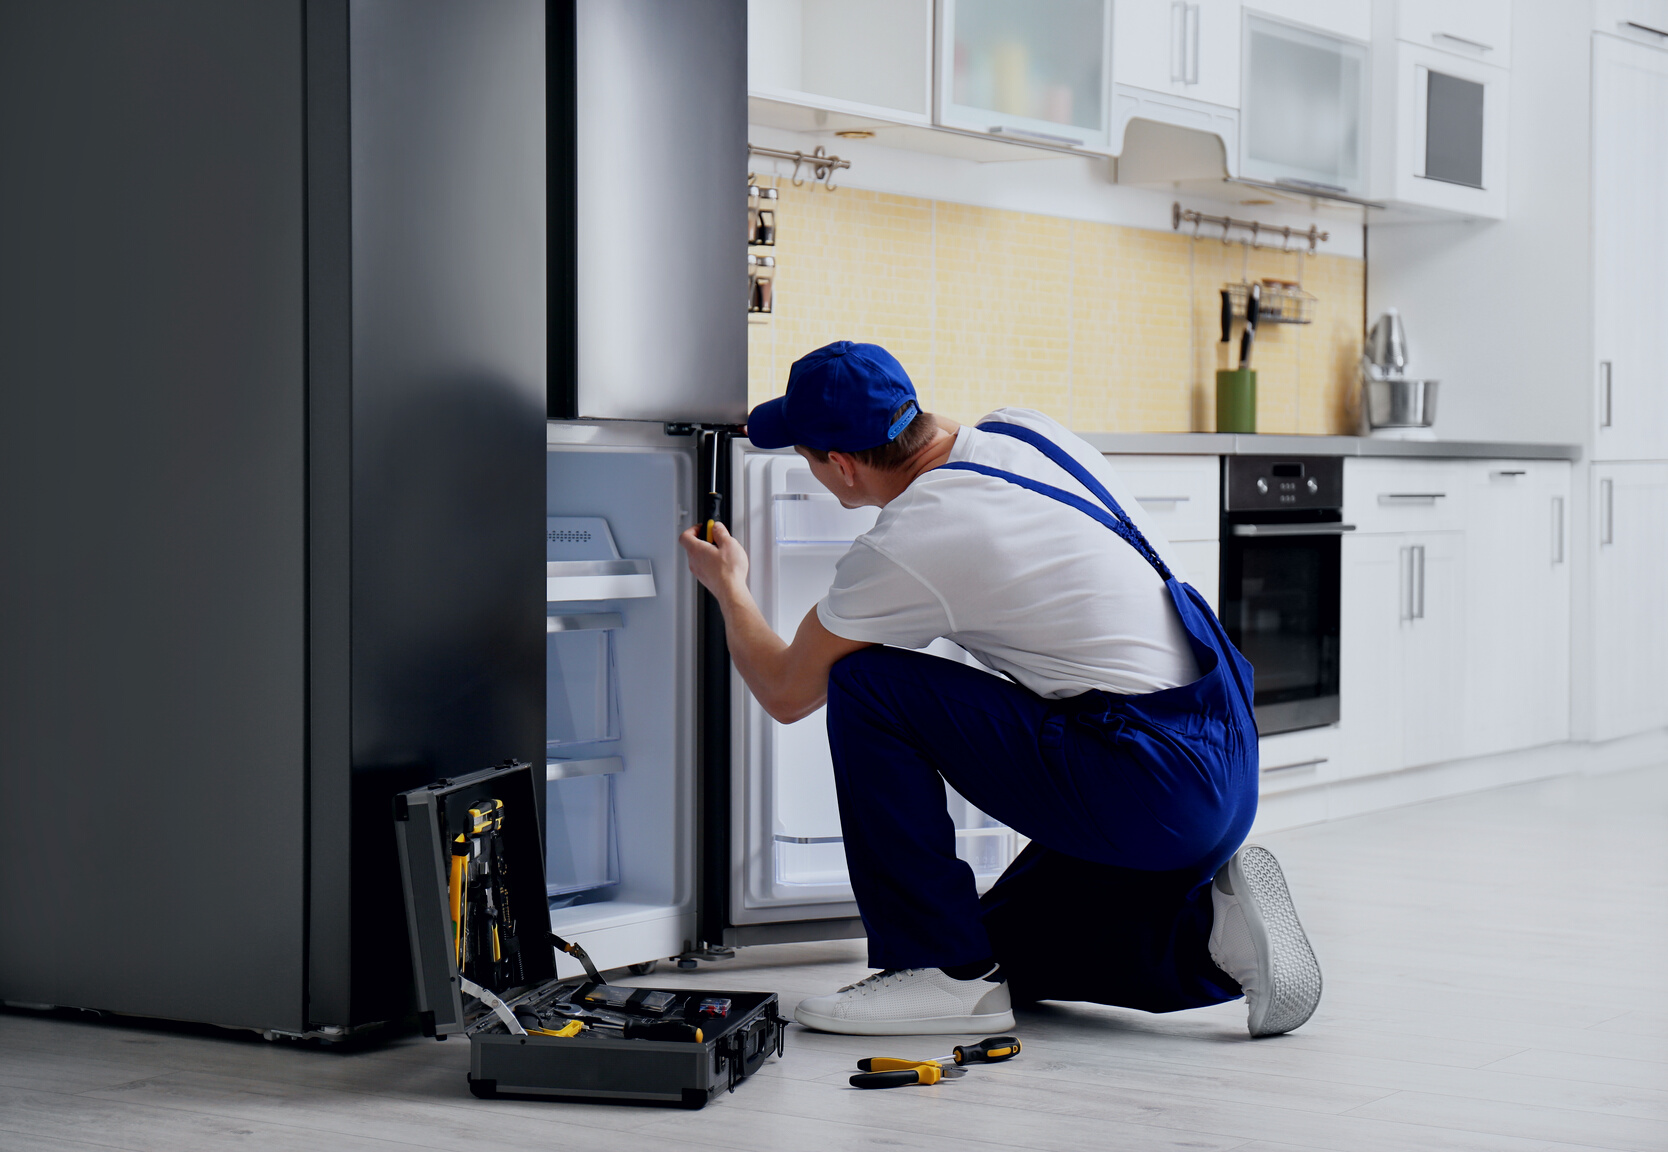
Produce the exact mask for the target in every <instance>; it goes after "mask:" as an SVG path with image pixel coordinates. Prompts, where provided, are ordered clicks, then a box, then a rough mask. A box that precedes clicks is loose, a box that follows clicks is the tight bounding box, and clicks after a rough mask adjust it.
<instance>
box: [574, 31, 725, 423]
mask: <svg viewBox="0 0 1668 1152" xmlns="http://www.w3.org/2000/svg"><path fill="white" fill-rule="evenodd" d="M557 7H558V8H560V7H562V6H561V5H558V6H557ZM572 19H573V24H572V26H571V35H572V43H571V45H568V50H570V51H571V52H572V61H573V63H572V75H573V81H572V83H571V85H563V86H562V87H561V90H560V91H559V92H557V93H556V95H555V99H556V100H557V101H558V102H571V108H572V117H573V130H572V133H571V136H570V137H568V138H563V137H561V136H559V135H558V132H557V131H556V130H554V129H553V131H552V143H553V149H554V150H553V153H552V166H553V172H554V175H553V188H552V193H553V196H554V197H555V198H556V199H557V200H559V201H560V200H567V199H569V198H571V202H572V204H573V205H574V217H573V218H574V220H575V221H576V223H575V225H574V226H573V229H572V231H571V232H569V231H566V230H564V231H562V232H561V233H560V234H558V235H554V236H553V242H554V243H555V244H556V245H557V246H558V247H562V248H565V247H566V246H568V245H571V246H572V251H573V253H574V259H573V262H572V265H571V267H569V266H566V265H560V266H558V265H553V267H555V268H556V270H557V276H558V280H557V284H556V288H555V291H554V293H553V302H552V317H553V323H554V327H553V329H552V332H551V346H552V348H553V349H555V350H556V352H557V356H556V361H555V364H556V366H555V370H554V371H553V373H552V382H551V384H552V409H551V415H552V416H573V415H577V416H580V417H584V418H588V419H589V418H594V419H619V420H697V421H714V422H739V421H742V420H745V419H746V418H747V310H746V305H745V303H744V299H745V293H746V290H747V282H746V279H745V267H744V265H743V262H742V255H743V253H745V252H746V242H747V235H746V228H747V212H746V182H745V181H744V180H743V179H742V177H743V176H744V175H745V173H746V169H745V167H744V166H743V158H744V156H745V154H746V147H747V4H746V0H677V2H676V3H667V2H666V0H578V2H577V3H576V4H574V5H573V8H572ZM563 30H564V31H566V30H567V29H563ZM556 68H557V69H558V70H559V69H560V68H561V65H560V64H558V65H556ZM559 115H560V114H559ZM558 264H560V262H558ZM569 276H571V279H568V277H569ZM570 325H571V328H570V327H569V326H570ZM565 348H571V349H572V355H571V357H570V356H568V355H567V354H566V353H564V352H563V349H565Z"/></svg>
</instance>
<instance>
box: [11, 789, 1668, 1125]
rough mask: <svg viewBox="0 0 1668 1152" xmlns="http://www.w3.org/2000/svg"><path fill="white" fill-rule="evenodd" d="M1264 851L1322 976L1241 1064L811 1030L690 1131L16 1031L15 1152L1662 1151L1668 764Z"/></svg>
mask: <svg viewBox="0 0 1668 1152" xmlns="http://www.w3.org/2000/svg"><path fill="white" fill-rule="evenodd" d="M1261 839H1262V842H1263V843H1266V844H1268V845H1269V846H1270V847H1272V848H1274V849H1275V851H1276V852H1277V853H1278V854H1279V856H1280V859H1281V861H1282V862H1283V863H1284V865H1285V868H1286V873H1287V876H1288V878H1289V879H1290V881H1291V884H1292V888H1293V890H1294V892H1295V894H1296V897H1297V900H1298V907H1299V909H1300V911H1301V913H1302V915H1303V917H1304V921H1305V923H1306V925H1307V926H1308V928H1309V930H1310V932H1311V934H1312V936H1313V938H1314V942H1315V946H1316V950H1317V952H1318V953H1319V954H1320V958H1321V963H1322V965H1323V967H1324V969H1325V972H1326V980H1327V985H1326V996H1325V998H1324V999H1323V1001H1322V1003H1321V1007H1320V1011H1319V1012H1318V1013H1317V1014H1316V1015H1315V1017H1314V1019H1313V1020H1311V1021H1310V1022H1309V1024H1308V1025H1306V1026H1305V1027H1304V1028H1303V1029H1301V1030H1300V1031H1298V1032H1296V1033H1294V1034H1292V1035H1289V1036H1283V1037H1279V1038H1275V1039H1268V1040H1259V1041H1255V1042H1253V1041H1251V1040H1249V1039H1247V1037H1246V1035H1245V1030H1244V1015H1245V1010H1244V1007H1243V1005H1242V1004H1240V1003H1237V1002H1236V1003H1234V1004H1227V1005H1222V1006H1219V1007H1217V1008H1213V1009H1205V1010H1201V1011H1195V1012H1185V1013H1179V1014H1176V1015H1172V1016H1150V1015H1146V1014H1144V1013H1140V1012H1132V1011H1124V1010H1121V1009H1114V1008H1101V1007H1092V1006H1086V1005H1075V1004H1058V1005H1048V1006H1045V1007H1043V1008H1041V1009H1039V1010H1036V1011H1030V1012H1025V1013H1022V1014H1021V1016H1020V1019H1019V1028H1018V1031H1019V1034H1020V1035H1021V1036H1022V1037H1023V1039H1024V1041H1025V1046H1026V1047H1025V1052H1024V1054H1023V1055H1022V1056H1020V1057H1019V1058H1018V1059H1016V1060H1014V1061H1013V1062H1012V1063H1009V1064H1004V1065H1000V1066H992V1067H983V1068H974V1069H973V1070H972V1071H971V1072H970V1073H969V1074H968V1076H967V1077H966V1078H965V1079H963V1080H961V1081H960V1082H956V1083H949V1084H944V1085H939V1086H936V1087H932V1088H909V1089H898V1090H893V1091H884V1092H861V1091H857V1090H855V1089H851V1088H848V1087H847V1086H846V1077H847V1076H848V1075H849V1074H850V1070H851V1065H852V1062H853V1061H854V1060H856V1059H857V1058H858V1057H859V1056H863V1055H872V1054H894V1055H902V1056H923V1057H924V1056H931V1055H934V1054H935V1053H936V1052H938V1051H939V1050H940V1049H943V1048H946V1047H947V1044H946V1043H945V1041H943V1040H942V1039H931V1038H928V1039H919V1040H912V1039H908V1038H905V1039H902V1040H898V1039H883V1040H864V1039H860V1038H852V1037H839V1036H822V1035H816V1034H812V1033H807V1032H804V1031H803V1030H801V1029H800V1028H798V1027H797V1026H795V1027H794V1028H793V1029H792V1030H791V1031H790V1033H789V1037H788V1046H787V1053H786V1055H785V1056H784V1057H783V1058H782V1059H781V1060H779V1061H775V1062H773V1063H771V1064H768V1065H766V1066H765V1068H764V1069H763V1070H761V1071H760V1073H759V1074H758V1075H757V1076H755V1077H754V1078H753V1079H752V1080H751V1081H749V1082H747V1083H745V1084H743V1085H742V1086H741V1087H740V1088H739V1089H738V1090H737V1091H736V1092H735V1093H734V1095H730V1096H724V1097H720V1098H719V1099H718V1100H717V1101H716V1102H715V1103H713V1104H712V1105H709V1106H708V1107H707V1108H706V1109H705V1110H704V1111H701V1112H694V1113H690V1112H682V1111H676V1110H667V1109H656V1108H626V1107H599V1106H592V1105H562V1104H544V1103H533V1102H514V1101H494V1102H485V1101H477V1100H475V1099H474V1098H473V1097H471V1096H470V1095H469V1094H468V1091H467V1089H466V1087H465V1084H464V1072H465V1070H466V1066H467V1058H468V1050H467V1047H466V1046H465V1045H464V1044H462V1043H460V1042H458V1041H451V1042H448V1043H445V1044H437V1043H435V1042H433V1041H430V1040H422V1039H420V1038H415V1037H413V1038H407V1039H402V1040H398V1041H394V1042H392V1043H388V1044H384V1045H380V1046H377V1047H374V1048H370V1049H366V1050H363V1051H357V1052H348V1053H337V1052H329V1051H315V1050H311V1049H308V1048H306V1047H303V1046H300V1045H295V1044H288V1043H276V1044H272V1043H267V1042H265V1041H263V1040H259V1039H256V1038H253V1037H249V1036H246V1035H242V1034H234V1033H226V1034H217V1033H211V1032H205V1031H203V1030H200V1029H175V1028H159V1027H141V1026H136V1025H131V1024H107V1023H106V1024H101V1023H91V1022H89V1023H81V1022H78V1021H72V1020H63V1019H57V1018H43V1017H38V1016H35V1015H31V1014H28V1013H24V1012H15V1011H14V1012H6V1013H4V1014H0V1149H4V1150H12V1149H16V1150H24V1149H27V1150H29V1152H69V1150H71V1149H109V1148H121V1149H145V1150H151V1149H155V1150H158V1152H163V1150H166V1152H196V1150H198V1149H206V1148H215V1149H219V1148H227V1147H247V1148H259V1149H262V1150H263V1152H268V1150H271V1152H278V1150H284V1149H296V1150H302V1149H305V1150H307V1152H314V1150H317V1149H329V1150H332V1152H334V1150H337V1149H341V1150H350V1149H351V1150H358V1149H365V1150H370V1149H377V1150H381V1152H395V1150H398V1149H456V1150H459V1152H484V1150H487V1149H500V1148H503V1149H521V1148H526V1149H540V1150H541V1152H542V1150H545V1149H549V1148H551V1147H572V1148H579V1149H586V1150H605V1149H631V1150H633V1152H639V1150H642V1149H651V1148H656V1147H665V1148H668V1149H690V1150H694V1152H699V1150H702V1149H720V1148H729V1149H746V1150H758V1152H783V1150H794V1149H806V1148H815V1149H817V1150H818V1152H837V1150H841V1149H857V1148H873V1147H888V1148H898V1147H903V1148H910V1149H931V1150H940V1149H941V1150H943V1152H969V1150H970V1149H979V1148H990V1149H992V1150H995V1149H997V1148H1002V1149H1012V1148H1033V1149H1060V1150H1065V1149H1088V1148H1096V1149H1138V1150H1142V1152H1146V1150H1150V1149H1164V1148H1187V1149H1194V1150H1215V1149H1221V1150H1226V1149H1238V1150H1240V1152H1281V1150H1296V1149H1331V1150H1334V1152H1372V1150H1378V1149H1382V1150H1384V1152H1407V1150H1409V1149H1419V1150H1421V1152H1428V1150H1438V1149H1455V1150H1460V1149H1463V1150H1466V1152H1481V1150H1494V1149H1499V1150H1502V1152H1552V1150H1554V1149H1564V1150H1574V1149H1578V1148H1605V1149H1630V1150H1640V1152H1643V1150H1647V1149H1664V1148H1668V989H1665V987H1664V971H1665V965H1668V766H1663V767H1661V768H1656V769H1649V770H1644V771H1637V772H1629V773H1621V774H1616V775H1611V776H1602V777H1572V778H1564V779H1558V780H1552V781H1546V782H1541V783H1536V784H1528V785H1521V786H1518V787H1514V788H1507V789H1502V790H1499V791H1494V792H1488V793H1482V794H1478V795H1473V796H1464V797H1459V798H1456V799H1451V800H1443V801H1437V802H1433V803H1428V804H1421V805H1418V806H1415V807H1410V808H1404V809H1399V810H1396V811H1392V812H1383V813H1377V814H1373V815H1368V816H1362V817H1357V818H1355V819H1351V820H1344V821H1338V822H1336V823H1331V824H1325V825H1318V826H1315V827H1310V828H1301V829H1297V830H1294V831H1289V832H1282V833H1278V834H1273V835H1269V836H1266V837H1262V838H1261ZM1085 911H1086V913H1087V914H1090V915H1115V914H1116V913H1115V911H1113V910H1111V909H1099V910H1097V909H1086V910H1085ZM667 967H668V968H669V966H667ZM865 971H866V968H865V966H864V964H863V949H862V946H861V944H860V943H858V942H842V943H837V944H798V945H781V946H775V947H762V948H753V949H747V950H744V951H743V952H742V953H741V954H740V958H738V959H737V960H735V961H733V962H728V963H724V964H718V965H711V966H703V968H702V970H701V971H700V972H699V973H697V974H694V975H689V974H678V973H673V972H671V971H666V972H661V973H657V974H655V975H653V976H650V977H648V978H646V979H644V980H640V981H636V982H637V983H658V984H664V985H668V986H670V985H675V984H680V983H683V984H697V985H706V986H717V987H730V988H738V989H741V988H758V989H773V990H776V991H778V992H780V993H781V995H782V1001H783V1005H784V1007H785V1008H788V1009H791V1007H792V1006H793V1004H794V1003H795V1002H796V1001H797V1000H798V999H799V998H800V997H802V996H806V995H813V994H817V993H821V992H825V991H828V990H830V989H832V988H833V987H835V986H836V985H839V984H844V983H847V982H849V981H851V980H854V979H857V978H859V977H861V976H862V975H863V974H864V973H865Z"/></svg>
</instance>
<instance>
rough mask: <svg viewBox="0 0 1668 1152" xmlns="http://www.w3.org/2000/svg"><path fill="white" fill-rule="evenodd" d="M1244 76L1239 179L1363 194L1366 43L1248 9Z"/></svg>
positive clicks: (1301, 188)
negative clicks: (1254, 12) (1270, 17)
mask: <svg viewBox="0 0 1668 1152" xmlns="http://www.w3.org/2000/svg"><path fill="white" fill-rule="evenodd" d="M1243 74H1244V78H1245V86H1244V91H1245V95H1244V99H1243V101H1242V104H1241V108H1240V163H1239V175H1240V176H1241V177H1243V178H1245V179H1248V180H1262V181H1266V182H1268V183H1271V184H1281V185H1285V186H1287V187H1290V188H1293V189H1296V190H1298V191H1311V192H1321V193H1332V194H1342V195H1351V196H1360V195H1363V194H1364V193H1365V191H1366V187H1367V139H1366V135H1367V134H1366V127H1367V125H1366V119H1367V117H1366V107H1367V47H1366V45H1365V44H1361V43H1358V42H1356V41H1353V40H1347V39H1344V38H1342V37H1340V36H1337V35H1333V34H1328V33H1323V32H1315V31H1311V30H1308V29H1305V28H1299V27H1296V26H1294V25H1291V24H1287V23H1285V22H1283V21H1275V20H1270V19H1267V18H1265V17H1262V16H1258V15H1255V14H1252V13H1250V12H1247V13H1246V15H1245V62H1244V73H1243Z"/></svg>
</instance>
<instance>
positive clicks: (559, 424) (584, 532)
mask: <svg viewBox="0 0 1668 1152" xmlns="http://www.w3.org/2000/svg"><path fill="white" fill-rule="evenodd" d="M545 439H546V445H545V446H546V450H547V451H546V469H545V475H546V491H545V512H546V517H547V519H546V522H545V537H546V539H545V560H546V564H545V569H546V571H545V585H546V601H547V605H546V621H545V665H546V674H545V679H546V691H545V764H544V771H543V789H544V791H543V800H544V816H545V825H546V832H545V876H546V897H547V901H548V904H549V908H550V926H551V930H552V931H554V932H555V933H556V934H557V935H559V936H563V937H565V938H567V939H570V940H578V941H579V942H581V943H582V944H583V945H584V946H585V949H586V951H587V952H589V953H590V955H591V956H592V958H593V959H594V960H595V961H596V963H597V965H598V966H599V967H602V968H618V967H623V966H625V965H628V964H640V963H645V962H647V961H651V960H656V959H663V958H665V957H668V956H675V955H677V954H678V953H680V952H682V951H683V950H684V949H685V948H687V947H688V946H689V941H690V940H691V939H693V938H694V936H695V883H694V877H695V858H696V857H695V854H696V838H697V828H696V822H695V812H696V811H697V805H696V763H695V760H696V746H695V732H696V717H695V709H696V706H697V705H696V628H695V616H696V613H695V604H696V600H695V581H694V578H693V577H692V576H691V575H690V574H689V567H688V565H687V563H686V562H685V560H684V556H683V550H682V549H681V548H680V547H679V546H678V542H677V537H678V533H679V532H680V531H681V530H682V529H683V528H685V527H686V526H688V524H690V523H691V522H692V519H691V518H692V517H693V515H694V506H695V494H696V476H695V474H696V466H695V453H696V445H695V439H694V437H692V436H689V435H668V434H667V432H666V430H665V428H664V427H663V426H662V425H661V424H657V423H656V424H651V423H647V422H636V421H607V422H597V423H582V422H565V421H553V422H551V423H549V424H548V425H546V437H545ZM557 961H558V964H559V966H560V967H559V972H560V974H561V975H562V976H574V975H579V974H580V968H579V966H578V964H577V963H576V962H575V961H573V960H572V959H571V958H569V957H566V956H558V958H557Z"/></svg>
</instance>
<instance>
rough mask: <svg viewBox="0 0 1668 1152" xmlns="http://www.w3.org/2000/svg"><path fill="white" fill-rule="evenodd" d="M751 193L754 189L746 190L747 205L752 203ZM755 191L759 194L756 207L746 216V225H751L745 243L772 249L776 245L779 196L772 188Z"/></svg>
mask: <svg viewBox="0 0 1668 1152" xmlns="http://www.w3.org/2000/svg"><path fill="white" fill-rule="evenodd" d="M753 191H755V189H749V190H748V196H749V199H748V203H749V204H752V203H753V200H752V198H751V197H752V193H753ZM756 191H757V192H758V193H759V196H758V206H757V207H756V208H752V209H750V210H749V212H748V214H747V218H748V223H749V224H751V225H752V227H751V228H750V229H749V230H748V233H747V236H748V240H747V242H748V243H749V244H758V245H761V246H765V247H772V246H774V245H775V243H776V203H777V200H778V198H779V197H780V195H781V194H780V193H779V192H777V191H776V189H774V188H758V189H756Z"/></svg>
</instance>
